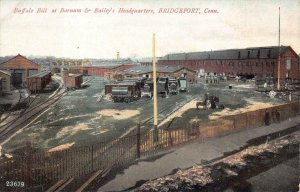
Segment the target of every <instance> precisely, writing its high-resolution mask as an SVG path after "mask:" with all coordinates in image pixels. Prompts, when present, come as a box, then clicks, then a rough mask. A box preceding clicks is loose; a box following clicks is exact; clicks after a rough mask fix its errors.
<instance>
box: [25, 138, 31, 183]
mask: <svg viewBox="0 0 300 192" xmlns="http://www.w3.org/2000/svg"><path fill="white" fill-rule="evenodd" d="M26 164H27V170H26V183H27V186H28V187H31V184H32V183H31V180H32V178H31V142H30V141H27V142H26Z"/></svg>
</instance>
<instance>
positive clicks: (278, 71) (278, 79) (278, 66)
mask: <svg viewBox="0 0 300 192" xmlns="http://www.w3.org/2000/svg"><path fill="white" fill-rule="evenodd" d="M278 48H279V50H278V51H279V52H278V65H277V89H278V90H280V52H281V47H280V7H279V31H278Z"/></svg>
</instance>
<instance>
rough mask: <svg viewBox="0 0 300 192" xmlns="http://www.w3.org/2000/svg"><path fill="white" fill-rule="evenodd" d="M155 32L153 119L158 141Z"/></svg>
mask: <svg viewBox="0 0 300 192" xmlns="http://www.w3.org/2000/svg"><path fill="white" fill-rule="evenodd" d="M155 62H156V61H155V33H153V37H152V67H153V119H154V122H153V124H154V142H158V140H159V137H158V128H157V89H156V63H155Z"/></svg>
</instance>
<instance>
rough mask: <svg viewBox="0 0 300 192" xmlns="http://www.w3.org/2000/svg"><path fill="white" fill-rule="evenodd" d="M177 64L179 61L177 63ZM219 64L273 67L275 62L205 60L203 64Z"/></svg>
mask: <svg viewBox="0 0 300 192" xmlns="http://www.w3.org/2000/svg"><path fill="white" fill-rule="evenodd" d="M178 64H179V63H178ZM206 64H207V65H213V64H215V65H217V66H218V65H219V66H225V65H227V66H233V67H234V66H248V67H249V66H256V67H262V66H266V67H273V66H275V62H274V61H272V62H268V61H267V62H251V61H248V62H238V63H236V62H227V63H221V62H217V63H210V62H206V63H204V65H206ZM188 65H198V63H189V64H188Z"/></svg>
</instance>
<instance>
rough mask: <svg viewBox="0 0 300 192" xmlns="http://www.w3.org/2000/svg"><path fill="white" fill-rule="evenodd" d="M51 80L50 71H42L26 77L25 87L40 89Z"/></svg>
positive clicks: (33, 89)
mask: <svg viewBox="0 0 300 192" xmlns="http://www.w3.org/2000/svg"><path fill="white" fill-rule="evenodd" d="M50 81H51V72H50V71H42V72H40V73H36V74H34V75H31V76H30V77H28V78H27V89H28V90H30V91H41V90H43V89H44V88H45V87H46V85H47V84H48V83H49V82H50Z"/></svg>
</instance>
